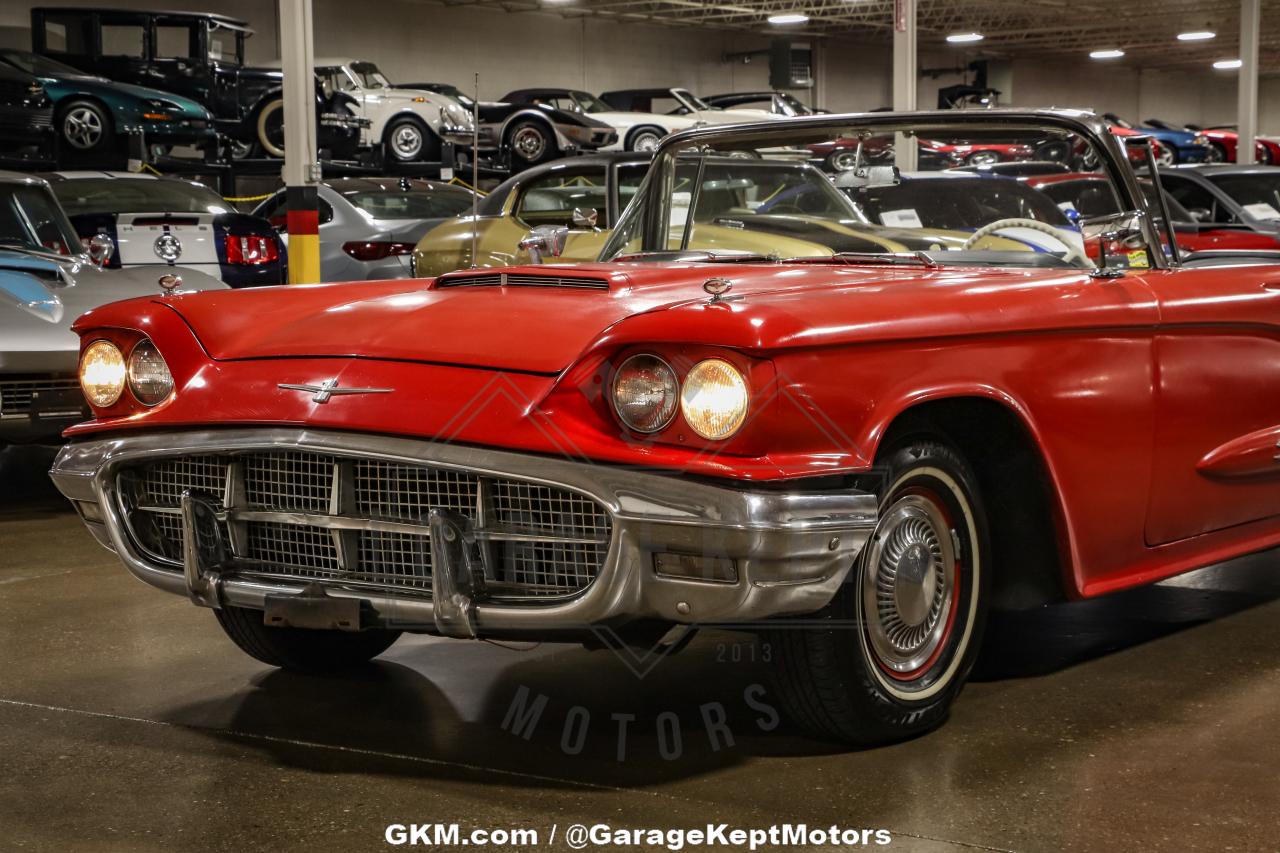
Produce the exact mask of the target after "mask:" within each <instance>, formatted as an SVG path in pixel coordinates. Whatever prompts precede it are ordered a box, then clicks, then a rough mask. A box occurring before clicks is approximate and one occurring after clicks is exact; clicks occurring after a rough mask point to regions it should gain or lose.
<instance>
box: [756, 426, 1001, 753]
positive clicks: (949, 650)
mask: <svg viewBox="0 0 1280 853" xmlns="http://www.w3.org/2000/svg"><path fill="white" fill-rule="evenodd" d="M887 468H888V473H887V477H886V483H887V484H888V486H887V488H886V489H885V491H884V493H883V497H882V499H881V502H880V520H879V522H878V523H877V525H876V529H875V531H874V532H873V533H872V536H871V538H870V540H869V541H868V542H867V545H866V547H865V548H864V549H863V551H862V553H861V555H859V557H858V560H857V564H856V565H855V566H854V568H853V570H852V571H851V573H850V575H849V578H848V579H847V581H846V583H845V584H844V585H843V586H842V587H841V589H840V591H839V592H838V593H837V594H836V597H835V598H834V599H833V600H832V602H831V603H830V604H829V605H828V606H827V607H826V608H824V609H823V610H822V611H820V612H819V613H818V614H817V618H816V619H815V620H813V623H812V626H811V625H808V624H806V625H803V626H800V625H797V626H796V627H793V628H788V627H785V626H784V627H781V628H777V629H773V630H772V631H771V641H772V644H773V646H774V648H775V649H776V650H777V652H778V653H777V655H776V656H775V661H776V664H777V667H778V678H777V681H778V687H779V690H780V692H781V701H782V705H783V707H784V708H785V709H786V710H787V711H788V713H789V715H790V716H791V718H792V719H793V720H794V721H795V722H797V723H798V724H800V725H801V726H803V727H804V728H806V729H808V730H809V731H810V732H812V733H813V734H815V735H817V736H819V737H823V738H829V739H834V740H840V741H844V742H847V743H852V744H857V745H863V746H872V745H876V744H881V743H887V742H891V741H896V740H902V739H904V738H908V737H913V736H915V735H919V734H922V733H924V732H926V731H929V730H930V729H932V728H934V727H935V726H937V725H939V724H941V723H942V722H943V720H945V719H946V716H947V712H948V710H949V708H950V706H951V703H952V701H953V700H954V699H955V698H956V696H957V695H958V694H959V693H960V690H961V688H962V687H963V686H964V682H965V679H966V678H967V677H968V675H969V671H970V670H971V669H972V668H973V663H974V660H975V659H976V657H977V653H978V647H979V645H980V641H981V637H982V630H983V627H984V625H985V622H986V604H987V598H988V590H989V588H990V579H989V575H990V569H989V567H988V565H987V559H988V554H989V546H988V532H987V521H986V516H985V514H984V512H983V509H982V502H981V499H980V496H979V494H978V488H977V478H976V476H975V475H974V473H973V471H972V469H971V468H970V467H969V465H968V463H967V462H966V461H965V460H964V459H963V458H962V457H961V456H960V455H959V453H957V452H956V451H955V450H954V449H953V448H952V447H951V446H950V445H948V444H946V443H944V442H942V441H940V440H937V439H932V438H919V439H916V440H913V441H908V442H905V443H903V444H901V445H899V446H898V447H897V448H896V449H895V450H894V451H892V452H891V453H890V454H889V457H888V464H887ZM823 623H825V624H823Z"/></svg>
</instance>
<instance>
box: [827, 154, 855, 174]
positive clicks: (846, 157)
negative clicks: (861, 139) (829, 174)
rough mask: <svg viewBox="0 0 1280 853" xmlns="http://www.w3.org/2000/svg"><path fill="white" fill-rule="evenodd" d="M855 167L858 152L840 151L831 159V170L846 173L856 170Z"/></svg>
mask: <svg viewBox="0 0 1280 853" xmlns="http://www.w3.org/2000/svg"><path fill="white" fill-rule="evenodd" d="M857 167H858V152H857V151H856V150H855V151H841V152H840V153H839V154H834V155H832V157H831V168H833V169H835V170H836V171H837V172H847V171H849V170H850V169H856V168H857Z"/></svg>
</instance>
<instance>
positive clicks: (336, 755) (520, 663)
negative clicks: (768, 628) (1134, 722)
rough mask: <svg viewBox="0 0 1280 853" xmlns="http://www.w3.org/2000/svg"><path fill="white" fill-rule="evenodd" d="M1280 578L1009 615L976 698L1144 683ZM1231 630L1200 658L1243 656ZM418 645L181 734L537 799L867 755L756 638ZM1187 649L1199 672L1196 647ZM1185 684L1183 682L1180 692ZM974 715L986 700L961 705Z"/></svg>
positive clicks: (1207, 573) (254, 697)
mask: <svg viewBox="0 0 1280 853" xmlns="http://www.w3.org/2000/svg"><path fill="white" fill-rule="evenodd" d="M1276 562H1277V554H1276V553H1274V552H1272V553H1268V554H1263V555H1257V556H1254V557H1251V558H1247V559H1245V560H1240V561H1235V563H1233V564H1226V565H1224V566H1220V567H1214V568H1212V569H1206V570H1202V571H1201V572H1197V573H1193V574H1192V575H1188V576H1184V577H1183V578H1179V579H1177V580H1175V581H1173V582H1170V583H1166V584H1162V585H1157V586H1154V587H1146V588H1142V589H1138V590H1133V591H1130V592H1126V593H1121V594H1117V595H1113V596H1109V597H1107V598H1105V599H1098V600H1094V601H1088V602H1072V603H1064V604H1060V605H1054V606H1051V607H1044V608H1040V609H1037V610H1033V611H1027V612H1022V613H1012V614H1010V613H1005V614H997V615H995V616H994V617H993V619H992V621H991V626H990V630H989V632H988V636H987V641H986V643H985V644H984V658H983V663H982V665H981V667H980V668H979V670H978V671H977V672H976V674H975V675H976V680H978V681H985V682H996V681H998V682H1003V683H1004V684H1005V685H1008V686H1011V687H1012V689H1013V690H1015V691H1016V692H1017V693H1018V694H1019V695H1018V697H1016V698H1015V699H1014V700H1013V701H1017V702H1026V703H1034V701H1035V697H1036V696H1037V695H1039V693H1040V692H1041V691H1042V690H1043V689H1044V688H1043V687H1042V686H1039V677H1040V676H1045V675H1050V674H1053V673H1062V675H1061V676H1060V677H1062V678H1063V679H1064V680H1065V683H1067V684H1068V685H1070V684H1073V683H1075V681H1076V680H1078V681H1081V682H1084V681H1087V680H1088V679H1087V678H1086V677H1085V676H1084V675H1081V676H1079V677H1078V678H1077V677H1075V676H1073V673H1072V672H1071V670H1072V668H1073V667H1077V666H1079V665H1081V664H1085V663H1087V662H1090V661H1094V660H1097V659H1100V658H1106V657H1107V656H1109V655H1111V654H1113V653H1116V652H1119V651H1123V650H1132V651H1134V652H1135V653H1136V654H1137V655H1138V657H1136V658H1135V659H1134V660H1133V662H1132V663H1133V665H1134V666H1138V667H1144V666H1147V663H1146V661H1148V660H1149V659H1150V658H1151V657H1153V656H1154V657H1159V658H1161V659H1164V658H1167V657H1168V655H1166V654H1163V653H1162V652H1160V651H1158V650H1157V649H1154V648H1153V649H1145V648H1143V646H1145V645H1146V644H1148V643H1152V642H1159V641H1163V642H1165V643H1176V642H1177V638H1176V637H1173V636H1171V635H1175V634H1178V633H1179V632H1184V631H1186V630H1187V629H1194V628H1195V627H1197V626H1201V625H1204V623H1206V622H1218V621H1219V620H1224V619H1226V618H1227V617H1230V616H1232V615H1233V614H1238V613H1241V612H1242V611H1245V610H1247V609H1249V608H1252V607H1254V606H1257V605H1261V604H1266V603H1270V602H1273V601H1275V600H1277V599H1280V573H1278V572H1276V571H1275V569H1276ZM1224 630H1225V629H1223V628H1219V630H1215V631H1207V632H1205V633H1203V634H1201V635H1199V636H1196V637H1194V639H1189V642H1191V643H1199V644H1207V645H1210V646H1212V645H1214V644H1226V643H1228V639H1227V638H1225V637H1224V636H1223V632H1224ZM402 642H406V643H408V644H411V645H408V646H407V647H406V648H404V649H399V648H398V647H393V649H392V652H391V653H390V655H389V656H390V657H391V658H393V660H379V661H377V662H375V663H374V664H372V665H371V666H369V667H366V668H364V669H361V670H359V671H356V672H352V673H349V674H345V675H341V676H334V677H329V678H320V677H311V676H303V675H295V674H291V673H286V672H280V671H274V670H273V671H267V672H263V673H261V674H260V675H257V676H255V677H254V678H253V681H252V684H251V686H250V687H249V688H248V689H247V691H245V692H238V693H236V694H234V695H230V696H226V697H224V698H220V699H214V700H210V701H207V702H203V703H197V704H194V705H190V706H185V707H180V708H173V709H171V711H170V713H169V714H167V715H166V721H168V722H172V723H176V724H180V725H191V726H195V727H197V728H198V729H199V730H200V731H204V732H207V733H208V734H210V735H211V736H212V737H215V738H218V739H233V740H237V741H240V742H241V743H242V744H244V743H247V744H250V745H253V746H256V747H258V748H260V749H262V750H264V752H265V754H266V756H267V757H268V758H269V760H270V761H271V762H282V763H286V764H289V765H297V766H303V767H306V768H309V769H313V770H316V771H319V772H370V773H384V774H390V775H408V776H413V777H423V778H437V777H439V778H450V779H457V778H459V777H466V776H468V775H475V776H477V778H478V779H484V780H486V781H487V782H488V783H490V784H501V783H502V782H503V780H504V778H508V779H509V780H510V782H511V783H512V784H520V785H526V786H527V785H534V786H565V787H571V786H575V785H586V786H608V787H627V788H633V787H634V788H639V787H647V786H650V785H653V784H658V783H662V782H666V781H672V780H678V779H685V778H689V777H694V776H699V775H704V774H710V773H713V772H716V771H719V770H723V769H724V768H727V767H731V766H733V765H736V764H739V763H742V762H746V761H750V760H752V759H755V758H761V757H769V756H786V757H803V756H819V755H827V754H832V753H842V752H848V751H849V750H848V749H847V748H846V747H843V746H840V745H835V744H830V743H823V742H819V741H815V740H811V739H808V738H805V737H803V736H800V735H799V734H797V733H795V732H794V731H791V730H789V729H788V727H787V726H786V724H785V723H781V724H780V723H779V717H780V712H781V707H780V702H779V698H778V695H777V692H776V689H775V687H774V686H773V682H772V679H771V671H770V666H769V663H768V662H767V661H766V660H764V658H767V657H769V656H770V652H769V650H768V649H767V646H766V644H764V643H763V642H762V641H760V640H759V639H757V638H755V637H753V636H752V635H749V634H745V633H730V632H723V631H719V632H716V631H708V632H704V633H703V634H701V635H699V637H698V639H697V640H695V641H694V643H692V644H691V645H690V647H689V648H688V649H687V650H685V651H684V652H682V653H681V654H679V655H676V656H672V657H670V658H668V659H665V660H663V661H662V662H661V664H660V665H658V666H656V667H655V668H654V669H653V670H652V671H650V672H648V673H647V674H645V675H644V677H643V678H640V677H637V675H636V673H635V672H634V671H633V670H632V668H631V667H629V666H627V665H626V664H625V662H623V661H622V660H621V659H619V658H618V657H616V656H615V655H614V653H612V652H609V651H587V650H585V649H583V648H581V647H578V646H566V645H556V646H542V647H539V648H537V649H535V650H532V651H528V652H525V653H520V652H516V651H509V650H507V649H499V648H495V647H494V646H492V645H488V644H483V643H474V642H455V641H423V640H421V639H416V640H409V641H402ZM1176 648H1177V649H1180V650H1181V652H1179V654H1185V650H1186V648H1187V646H1186V645H1185V644H1184V645H1179V646H1177V647H1176ZM1166 651H1167V647H1166ZM1228 652H1229V649H1227V648H1224V649H1223V654H1227V653H1228ZM1179 654H1174V655H1173V660H1174V663H1173V664H1172V665H1173V667H1174V669H1175V670H1176V668H1177V660H1178V659H1179ZM1275 654H1276V661H1277V663H1280V650H1278V651H1276V653H1275ZM1163 665H1165V666H1168V665H1169V664H1167V663H1166V664H1163ZM1239 677H1240V678H1246V677H1249V673H1248V672H1247V671H1241V672H1240V673H1239ZM1073 679H1074V680H1073ZM1181 680H1182V679H1180V678H1179V677H1178V673H1177V672H1176V671H1175V672H1172V673H1170V676H1169V679H1168V683H1169V684H1171V685H1173V684H1178V683H1180V681H1181ZM993 686H994V685H993ZM1002 689H1003V688H1002ZM1121 689H1122V686H1121V685H1116V687H1115V690H1116V691H1120V690H1121ZM980 690H981V688H975V693H979V691H980ZM1022 694H1025V695H1022ZM1116 698H1117V696H1116V693H1114V692H1111V691H1110V690H1103V691H1098V690H1096V689H1093V690H1091V691H1083V692H1082V693H1081V695H1080V696H1079V697H1078V698H1077V699H1076V700H1075V702H1076V704H1075V705H1074V706H1073V707H1072V709H1071V710H1070V714H1071V715H1072V719H1071V721H1069V722H1070V723H1071V725H1074V726H1077V727H1079V728H1089V727H1091V726H1092V725H1095V724H1098V721H1099V720H1106V719H1108V715H1109V714H1110V713H1111V712H1110V711H1109V709H1110V708H1112V707H1113V706H1115V705H1116ZM969 701H973V699H972V698H971V697H970V695H969V694H966V696H965V697H964V698H962V699H961V702H962V703H964V702H969ZM979 701H981V700H979ZM1151 701H1153V702H1159V703H1161V706H1162V707H1163V708H1164V709H1166V710H1168V709H1169V708H1171V707H1173V706H1174V705H1176V703H1178V702H1194V701H1195V693H1194V691H1187V690H1185V689H1183V688H1179V689H1177V690H1175V689H1173V687H1170V689H1169V692H1168V693H1167V694H1164V695H1163V696H1160V697H1153V698H1152V700H1151ZM1170 703H1173V705H1171V704H1170ZM1059 712H1061V709H1059ZM947 732H948V729H947V728H944V729H943V730H941V731H940V732H937V733H935V734H934V735H931V736H929V739H930V740H932V739H935V738H936V739H938V740H936V741H934V742H933V746H935V747H942V748H946V747H947V746H948V745H949V744H950V741H949V736H948V734H947ZM316 745H321V746H320V747H319V748H317V747H316Z"/></svg>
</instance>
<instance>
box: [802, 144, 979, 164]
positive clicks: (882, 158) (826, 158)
mask: <svg viewBox="0 0 1280 853" xmlns="http://www.w3.org/2000/svg"><path fill="white" fill-rule="evenodd" d="M859 144H861V146H862V154H861V157H862V160H861V162H862V163H873V164H881V163H889V164H891V163H893V146H894V143H893V137H891V136H879V137H872V138H868V139H862V140H859V139H850V138H848V137H844V138H841V139H832V140H830V141H827V142H819V143H816V144H814V145H810V146H808V149H809V154H810V157H811V158H812V160H813V162H814V165H817V166H820V167H821V168H824V169H826V170H827V171H830V172H847V171H848V170H850V169H853V168H855V167H857V165H858V164H859V160H858V157H859V154H858V146H859ZM916 150H917V152H918V154H917V155H916V164H917V165H918V166H919V167H920V168H921V169H924V170H935V169H949V168H951V167H953V166H959V165H961V163H962V162H963V161H962V160H961V159H960V157H959V156H957V155H955V154H951V153H948V152H944V151H943V150H942V146H941V145H939V144H938V143H936V142H931V141H929V140H928V139H919V140H916Z"/></svg>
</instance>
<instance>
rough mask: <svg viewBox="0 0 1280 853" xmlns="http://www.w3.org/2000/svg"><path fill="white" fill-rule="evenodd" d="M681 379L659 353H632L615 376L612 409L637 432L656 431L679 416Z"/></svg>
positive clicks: (624, 422)
mask: <svg viewBox="0 0 1280 853" xmlns="http://www.w3.org/2000/svg"><path fill="white" fill-rule="evenodd" d="M679 399H680V382H679V381H678V380H677V379H676V372H675V371H674V370H672V369H671V367H670V365H668V364H667V363H666V362H665V361H663V360H662V359H660V358H658V357H657V356H656V355H633V356H631V358H629V359H627V360H626V361H624V362H623V363H622V366H621V367H619V368H618V372H617V373H616V374H615V375H614V377H613V408H614V411H616V412H617V413H618V418H619V419H620V420H621V421H622V423H623V424H625V425H626V426H627V427H628V428H629V429H633V430H635V431H636V432H657V431H658V430H660V429H662V428H663V427H665V426H666V425H667V424H669V423H671V419H672V418H674V417H675V416H676V407H677V406H678V405H679V402H678V401H679Z"/></svg>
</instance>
